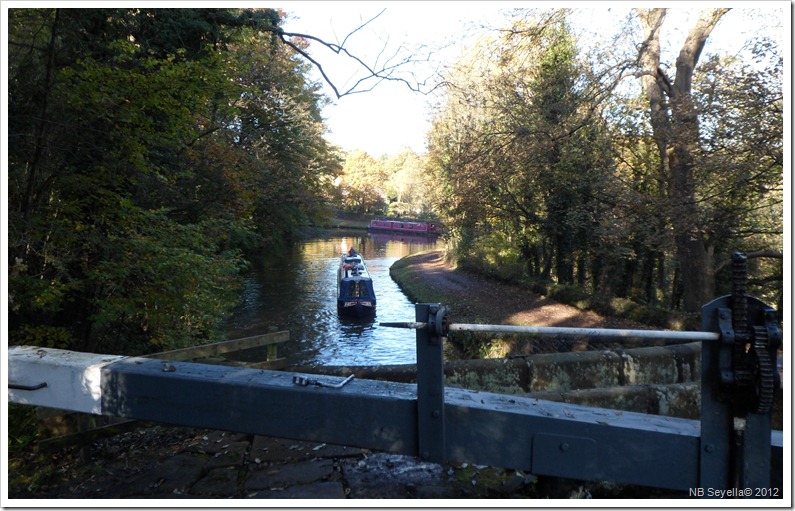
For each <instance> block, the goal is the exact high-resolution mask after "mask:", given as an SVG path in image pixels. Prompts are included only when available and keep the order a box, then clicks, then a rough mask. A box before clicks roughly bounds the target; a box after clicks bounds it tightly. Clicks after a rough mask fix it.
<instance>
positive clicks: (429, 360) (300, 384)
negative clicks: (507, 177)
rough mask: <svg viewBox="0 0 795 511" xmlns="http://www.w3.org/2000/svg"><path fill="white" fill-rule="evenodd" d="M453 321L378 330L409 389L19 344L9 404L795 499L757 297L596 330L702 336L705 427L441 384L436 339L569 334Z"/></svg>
mask: <svg viewBox="0 0 795 511" xmlns="http://www.w3.org/2000/svg"><path fill="white" fill-rule="evenodd" d="M449 312H450V311H449V309H448V307H446V306H443V305H440V304H417V305H416V313H415V321H413V322H405V323H391V324H382V326H384V327H390V326H391V327H403V328H412V329H414V330H415V332H416V344H417V383H416V384H407V383H396V382H388V381H375V380H364V379H354V378H352V377H348V378H346V379H342V380H341V379H340V378H336V377H328V376H318V375H307V374H296V373H290V372H280V371H269V370H258V369H247V368H236V367H228V366H215V365H208V364H198V363H190V362H179V361H164V360H154V359H151V358H143V357H122V356H108V355H98V354H88V353H77V352H72V351H64V350H56V349H47V348H38V347H31V346H12V347H11V348H10V349H9V373H8V374H9V385H8V387H9V390H8V399H9V401H11V402H15V403H24V404H29V405H35V406H45V407H52V408H60V409H67V410H73V411H78V412H85V413H92V414H98V415H110V416H117V417H126V418H131V419H141V420H147V421H155V422H161V423H167V424H174V425H185V426H193V427H202V428H214V429H222V430H230V431H236V432H243V433H252V434H258V435H267V436H275V437H283V438H291V439H296V440H305V441H317V442H326V443H335V444H340V445H348V446H352V447H362V448H369V449H374V450H379V451H384V452H390V453H396V454H406V455H412V456H417V457H420V458H422V459H424V460H427V461H430V462H436V463H445V462H459V463H463V462H467V463H472V464H478V465H489V466H495V467H505V468H511V469H516V470H523V471H527V472H531V473H533V474H535V475H539V476H556V477H565V478H571V479H580V480H589V481H613V482H616V483H620V484H633V485H640V486H649V487H657V488H667V489H674V490H682V491H685V492H688V494H689V495H690V496H693V497H726V496H730V497H751V498H753V497H763V498H767V497H784V498H790V497H789V495H784V494H783V492H784V491H785V488H784V486H783V458H784V451H783V444H784V435H783V432H782V431H774V430H772V429H771V407H772V397H771V396H772V392H773V391H774V390H775V386H776V385H779V384H780V381H778V378H777V377H778V373H777V371H776V370H775V367H776V364H775V360H776V356H777V353H778V349H779V346H780V342H781V333H780V331H779V329H778V327H777V324H776V321H775V311H774V310H773V309H772V308H770V307H767V306H765V305H764V304H763V303H761V302H759V301H758V300H756V299H753V298H750V297H745V296H744V295H743V294H742V293H734V294H733V296H727V297H722V298H718V299H716V300H714V301H713V302H710V303H709V304H707V305H705V306H704V307H703V308H702V318H703V320H702V330H703V331H701V332H665V331H637V330H609V329H604V330H592V329H588V335H592V336H593V335H599V336H611V337H614V338H618V339H620V338H627V337H633V338H635V337H637V336H646V337H648V336H653V337H655V338H672V337H676V338H678V339H680V340H681V339H690V340H700V341H701V342H702V372H701V378H702V380H701V387H702V394H701V408H702V412H701V419H700V420H689V419H680V418H673V417H663V416H656V415H649V414H643V413H635V412H626V411H624V412H622V411H618V410H612V409H605V408H595V407H588V406H581V405H573V404H567V403H558V402H552V401H543V400H539V399H534V398H526V397H521V396H512V395H503V394H496V393H490V392H479V391H472V390H466V389H457V388H449V387H447V388H446V387H445V385H444V360H443V342H444V339H445V337H446V336H447V335H448V333H449V332H451V331H467V330H474V329H480V330H485V329H490V330H491V331H505V329H506V328H509V329H510V331H512V332H518V331H519V330H517V328H518V329H523V331H524V332H530V333H533V334H536V335H561V334H564V335H565V334H571V333H572V332H568V329H559V328H544V329H539V328H535V327H505V326H501V325H463V324H455V323H452V322H451V321H450V314H449ZM740 315H742V316H743V318H741V319H739V320H738V316H740ZM528 329H529V330H528ZM580 333H582V332H580ZM771 362H772V363H771Z"/></svg>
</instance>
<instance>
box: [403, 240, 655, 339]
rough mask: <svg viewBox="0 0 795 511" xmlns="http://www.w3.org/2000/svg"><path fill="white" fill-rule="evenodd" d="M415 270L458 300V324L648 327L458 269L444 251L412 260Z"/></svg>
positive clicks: (435, 286)
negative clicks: (473, 322)
mask: <svg viewBox="0 0 795 511" xmlns="http://www.w3.org/2000/svg"><path fill="white" fill-rule="evenodd" d="M411 267H412V268H413V269H414V270H415V271H416V272H417V273H418V274H419V275H421V276H422V278H423V279H424V280H425V281H426V283H427V285H428V286H429V287H431V288H434V289H436V290H439V291H441V292H443V293H444V294H446V295H450V296H453V297H455V303H454V304H452V305H451V306H452V307H453V310H452V313H451V316H454V317H455V318H456V321H460V322H466V321H473V320H475V319H477V318H480V319H486V320H489V321H495V322H498V323H503V324H509V325H534V326H558V327H575V328H633V329H636V328H647V327H644V326H643V325H639V324H637V323H633V322H631V321H627V320H621V319H615V318H605V317H603V316H600V315H598V314H596V313H594V312H589V311H583V310H581V309H578V308H576V307H572V306H570V305H564V304H561V303H557V302H555V301H553V300H550V299H548V298H546V297H544V296H540V295H537V294H535V293H532V292H530V291H528V290H527V289H524V288H520V287H519V286H517V285H512V284H510V283H507V282H501V281H498V280H495V279H489V278H486V277H483V276H480V275H476V274H474V273H471V272H466V271H461V270H457V269H454V268H452V267H451V266H450V265H449V264H447V263H446V262H445V260H444V253H443V252H442V251H438V250H437V251H433V252H427V253H424V254H419V255H416V256H414V257H412V262H411Z"/></svg>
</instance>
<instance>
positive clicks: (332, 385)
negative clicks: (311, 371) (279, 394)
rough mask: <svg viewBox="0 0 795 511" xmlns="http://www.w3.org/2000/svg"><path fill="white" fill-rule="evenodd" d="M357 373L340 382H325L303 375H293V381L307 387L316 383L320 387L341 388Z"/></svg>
mask: <svg viewBox="0 0 795 511" xmlns="http://www.w3.org/2000/svg"><path fill="white" fill-rule="evenodd" d="M354 376H355V375H353V374H352V375H350V376H348V377H347V378H345V379H344V380H342V381H341V382H339V383H323V382H322V381H320V380H318V379H316V378H304V377H303V376H293V383H294V384H295V385H301V386H302V387H306V386H307V385H316V386H318V387H326V388H329V389H341V388H342V387H343V386H344V385H345V384H346V383H348V382H350V381H351V380H352V379H353V378H354Z"/></svg>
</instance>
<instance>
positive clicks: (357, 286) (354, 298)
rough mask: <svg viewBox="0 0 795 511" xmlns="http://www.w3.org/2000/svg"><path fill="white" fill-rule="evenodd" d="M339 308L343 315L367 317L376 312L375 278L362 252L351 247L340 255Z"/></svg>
mask: <svg viewBox="0 0 795 511" xmlns="http://www.w3.org/2000/svg"><path fill="white" fill-rule="evenodd" d="M337 310H338V311H339V313H340V315H342V316H350V317H366V316H371V315H373V314H375V291H374V290H373V279H371V278H370V274H369V273H368V272H367V267H366V266H365V265H364V260H363V259H362V256H361V254H359V253H358V252H356V251H355V250H353V249H351V251H350V252H348V253H344V254H342V256H341V257H340V268H339V272H338V274H337Z"/></svg>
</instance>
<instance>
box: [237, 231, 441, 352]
mask: <svg viewBox="0 0 795 511" xmlns="http://www.w3.org/2000/svg"><path fill="white" fill-rule="evenodd" d="M343 242H344V243H345V245H346V246H348V247H351V246H353V247H354V248H356V250H358V251H359V252H360V253H361V254H362V255H363V256H364V261H365V264H366V265H367V270H368V271H369V272H370V276H371V277H372V279H373V287H374V288H375V293H376V297H377V306H376V316H375V317H374V318H369V319H366V320H351V319H345V318H340V317H339V316H338V314H337V302H336V298H337V297H336V292H337V281H336V272H337V267H338V265H339V254H340V247H341V245H342V244H343ZM435 244H436V242H435V240H433V239H426V238H410V237H402V236H391V235H382V234H370V233H362V232H357V233H351V234H349V235H345V234H344V233H339V232H336V231H335V232H334V233H332V234H330V235H329V236H328V237H323V238H316V239H312V240H308V241H304V242H301V243H298V244H296V245H295V246H294V247H293V248H292V250H291V251H290V252H288V253H285V254H283V257H278V258H276V259H275V261H269V262H262V263H260V264H258V265H257V266H256V267H254V268H252V270H251V271H250V272H249V273H248V275H247V276H246V283H245V290H244V295H243V303H242V304H241V305H240V306H239V307H238V308H237V310H236V311H235V313H234V315H233V317H232V318H231V319H230V320H229V321H228V322H227V328H226V334H227V339H237V338H241V337H248V336H252V335H258V334H262V333H267V332H268V331H269V330H272V329H276V330H288V331H289V332H290V341H289V342H287V343H284V344H282V345H280V346H279V356H280V357H281V356H283V357H286V358H287V360H288V363H290V364H322V365H386V364H411V363H414V362H416V347H415V335H414V332H413V331H411V330H402V329H395V328H384V327H379V326H378V323H379V322H382V321H413V320H414V305H413V304H412V303H411V302H410V301H409V300H408V298H406V296H405V295H404V294H403V292H402V291H401V290H400V288H399V287H398V286H397V284H396V283H395V281H393V280H392V278H391V277H390V276H389V267H390V266H392V264H393V263H394V262H395V261H397V260H398V259H400V258H401V257H404V256H407V255H409V254H413V253H417V252H421V251H425V250H431V249H433V248H435V246H436V245H435ZM263 353H264V350H248V351H247V352H243V353H241V357H242V358H241V357H236V358H241V359H246V360H256V359H257V358H264V357H263Z"/></svg>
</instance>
